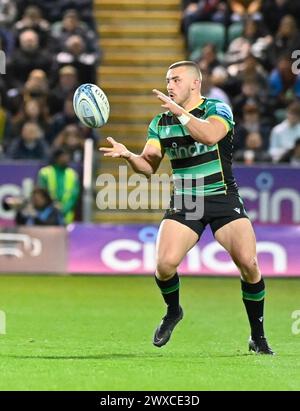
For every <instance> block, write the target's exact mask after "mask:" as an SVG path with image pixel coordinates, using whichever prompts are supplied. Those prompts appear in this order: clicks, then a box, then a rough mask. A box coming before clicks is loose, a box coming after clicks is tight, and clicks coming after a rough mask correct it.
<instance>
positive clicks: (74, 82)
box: [49, 66, 79, 114]
mask: <svg viewBox="0 0 300 411" xmlns="http://www.w3.org/2000/svg"><path fill="white" fill-rule="evenodd" d="M78 85H79V82H78V74H77V70H76V68H75V67H73V66H63V67H62V68H61V69H60V70H59V79H58V84H57V85H56V86H55V87H54V89H53V90H52V91H51V92H50V95H49V107H50V110H51V114H56V113H59V112H61V111H63V108H64V102H65V101H66V99H67V98H68V97H71V96H73V94H74V91H75V89H76V88H77V87H78Z"/></svg>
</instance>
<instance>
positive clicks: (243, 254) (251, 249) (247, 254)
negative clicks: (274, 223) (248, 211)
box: [215, 218, 256, 266]
mask: <svg viewBox="0 0 300 411" xmlns="http://www.w3.org/2000/svg"><path fill="white" fill-rule="evenodd" d="M215 239H216V240H217V241H218V242H219V243H220V244H221V245H222V246H223V247H224V248H225V249H226V250H227V251H228V252H229V254H230V255H231V257H232V259H233V261H234V262H235V263H236V264H237V265H238V266H247V265H251V264H252V263H253V259H256V238H255V233H254V230H253V227H252V224H251V222H250V220H249V219H248V218H239V219H237V220H234V221H231V222H230V223H227V224H225V225H224V226H223V227H221V228H219V229H218V230H217V231H216V232H215Z"/></svg>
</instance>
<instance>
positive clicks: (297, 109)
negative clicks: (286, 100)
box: [287, 101, 300, 117]
mask: <svg viewBox="0 0 300 411" xmlns="http://www.w3.org/2000/svg"><path fill="white" fill-rule="evenodd" d="M287 111H288V113H290V114H293V115H294V116H297V117H300V103H299V102H298V101H293V102H292V103H291V104H289V106H288V108H287Z"/></svg>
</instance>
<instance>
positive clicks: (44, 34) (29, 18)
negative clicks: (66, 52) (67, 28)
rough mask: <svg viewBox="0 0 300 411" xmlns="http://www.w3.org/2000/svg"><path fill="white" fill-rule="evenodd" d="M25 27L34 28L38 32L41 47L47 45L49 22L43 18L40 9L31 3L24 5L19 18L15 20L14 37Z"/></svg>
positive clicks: (25, 28)
mask: <svg viewBox="0 0 300 411" xmlns="http://www.w3.org/2000/svg"><path fill="white" fill-rule="evenodd" d="M27 29H29V30H34V31H35V32H36V33H37V34H38V36H39V44H40V46H41V47H46V46H47V45H48V37H49V30H50V25H49V22H48V21H47V20H45V19H44V18H43V16H42V11H41V9H40V8H39V7H37V6H34V5H32V6H28V7H26V9H25V10H24V14H23V16H22V18H21V20H19V21H17V22H16V24H15V26H14V30H15V32H16V37H17V38H18V37H19V35H20V33H22V32H23V31H25V30H27Z"/></svg>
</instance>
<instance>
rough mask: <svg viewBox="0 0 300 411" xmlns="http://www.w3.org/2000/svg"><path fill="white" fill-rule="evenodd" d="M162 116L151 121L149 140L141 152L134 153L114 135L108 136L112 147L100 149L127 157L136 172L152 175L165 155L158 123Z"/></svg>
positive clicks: (105, 153)
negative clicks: (115, 138) (113, 136)
mask: <svg viewBox="0 0 300 411" xmlns="http://www.w3.org/2000/svg"><path fill="white" fill-rule="evenodd" d="M160 117H161V116H160V115H157V116H156V117H154V119H153V120H152V121H151V123H150V125H149V128H148V138H147V142H146V145H145V147H144V149H143V151H142V153H141V154H139V155H137V154H134V153H132V152H131V151H129V150H128V149H127V147H126V146H124V144H121V143H118V142H117V141H115V140H114V139H113V138H112V137H107V140H108V141H109V143H110V144H111V145H112V147H101V148H100V151H103V152H104V155H105V156H106V157H117V158H118V157H119V158H125V159H126V160H127V161H128V163H129V164H130V165H131V167H132V169H133V170H134V171H135V172H136V173H141V174H144V175H145V176H146V177H150V176H151V174H154V173H155V172H156V170H157V169H158V167H159V165H160V162H161V160H162V158H163V156H164V151H163V149H162V146H161V144H160V138H159V126H158V124H159V120H160Z"/></svg>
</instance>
